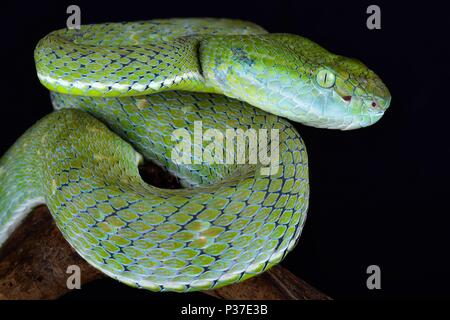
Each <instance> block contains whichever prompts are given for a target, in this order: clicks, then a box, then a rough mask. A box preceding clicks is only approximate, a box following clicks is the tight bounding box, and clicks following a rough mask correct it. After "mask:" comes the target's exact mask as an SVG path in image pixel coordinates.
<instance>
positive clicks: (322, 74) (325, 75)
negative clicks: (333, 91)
mask: <svg viewBox="0 0 450 320" xmlns="http://www.w3.org/2000/svg"><path fill="white" fill-rule="evenodd" d="M316 81H317V84H318V85H319V86H321V87H322V88H331V87H332V86H333V85H334V82H335V81H336V77H335V75H334V73H333V72H331V71H330V70H327V69H321V70H319V72H317V74H316Z"/></svg>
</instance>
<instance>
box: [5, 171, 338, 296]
mask: <svg viewBox="0 0 450 320" xmlns="http://www.w3.org/2000/svg"><path fill="white" fill-rule="evenodd" d="M158 170H159V169H155V168H153V166H149V165H146V168H143V169H142V172H141V174H142V176H143V177H144V178H146V180H147V182H148V181H151V182H152V184H154V185H158V186H162V187H164V186H166V187H167V184H169V185H172V186H173V185H174V184H175V181H174V180H170V179H163V178H161V177H160V176H159V175H160V172H159V171H158ZM149 177H150V178H149ZM152 177H153V178H154V179H152ZM155 177H156V178H155ZM70 265H77V266H79V267H80V269H81V282H82V284H85V283H88V282H90V281H93V280H96V279H100V278H102V277H104V275H103V274H102V273H101V272H100V271H98V270H96V269H95V268H93V267H91V266H90V265H89V264H88V263H87V262H85V261H84V260H83V259H82V258H81V257H80V256H79V255H78V254H77V253H76V252H75V251H74V250H73V249H72V247H71V246H70V245H69V244H68V243H67V241H66V240H65V239H64V238H63V237H62V235H61V233H60V232H59V230H58V228H57V227H56V225H55V223H54V221H53V218H52V217H51V215H50V212H49V211H48V209H47V207H45V206H40V207H38V208H36V209H35V210H34V211H33V213H32V214H30V215H29V216H28V217H27V218H26V220H25V221H24V223H23V224H22V225H21V226H20V227H19V228H18V229H17V230H16V231H15V232H14V233H13V234H12V236H11V237H10V239H8V241H7V242H6V244H5V246H4V247H3V248H2V250H1V252H0V299H1V300H3V299H57V298H59V297H61V296H63V295H64V294H66V293H67V292H69V291H70V289H68V288H67V285H66V281H67V278H68V277H69V276H70V275H69V274H67V273H66V270H67V267H68V266H70ZM204 293H206V294H209V295H211V296H214V297H217V298H221V299H249V300H256V299H314V300H328V299H330V298H329V297H328V296H326V295H324V294H323V293H321V292H319V291H318V290H316V289H314V288H313V287H311V286H310V285H309V284H307V283H306V282H304V281H303V280H301V279H299V278H297V277H296V276H295V275H293V274H292V273H291V272H289V271H288V270H286V269H284V268H283V267H281V266H275V267H273V268H272V269H271V270H269V271H268V272H265V273H264V274H262V275H260V276H258V277H255V278H251V279H249V280H247V281H244V282H242V283H238V284H234V285H230V286H226V287H223V288H220V289H216V290H208V291H204Z"/></svg>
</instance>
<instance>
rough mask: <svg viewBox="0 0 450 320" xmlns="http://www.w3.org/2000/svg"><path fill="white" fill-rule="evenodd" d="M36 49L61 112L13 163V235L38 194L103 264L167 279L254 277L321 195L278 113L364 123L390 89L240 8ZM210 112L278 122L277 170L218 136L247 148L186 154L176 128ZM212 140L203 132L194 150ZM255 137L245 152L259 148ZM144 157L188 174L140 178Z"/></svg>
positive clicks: (6, 203) (311, 121) (248, 121)
mask: <svg viewBox="0 0 450 320" xmlns="http://www.w3.org/2000/svg"><path fill="white" fill-rule="evenodd" d="M35 60H36V67H37V74H38V77H39V80H40V81H41V82H42V84H43V85H44V86H46V87H47V88H48V89H50V90H51V91H52V102H53V105H54V107H55V109H57V110H56V111H55V112H53V113H51V114H50V115H48V116H46V117H45V118H43V119H41V120H40V121H39V122H38V123H36V124H35V125H34V126H33V127H32V128H31V129H29V130H28V131H27V132H26V133H25V134H24V135H23V136H22V137H21V138H20V139H19V140H18V141H17V142H16V143H15V144H14V145H13V146H12V147H11V148H10V150H8V152H7V153H6V154H5V155H4V156H3V157H2V159H1V161H0V245H1V244H2V243H3V242H4V241H5V240H6V239H7V238H8V236H9V235H10V234H11V232H12V231H13V230H14V229H15V227H16V226H17V225H18V224H19V223H20V222H21V221H22V220H23V218H24V217H25V216H26V214H27V213H29V212H30V211H31V210H32V208H33V207H35V206H36V205H38V204H46V205H47V206H48V207H49V209H50V211H51V213H52V215H53V217H54V219H55V221H56V224H57V226H58V228H59V229H60V230H61V232H62V234H63V236H64V237H65V238H66V239H67V241H68V242H69V243H70V244H71V245H72V247H73V248H74V249H75V250H76V251H77V252H78V253H79V254H80V255H81V256H82V257H83V258H84V259H86V260H87V261H88V262H89V263H90V264H91V265H93V266H94V267H96V268H98V269H100V270H101V271H102V272H104V273H106V274H107V275H109V276H111V277H113V278H115V279H117V280H119V281H121V282H124V283H126V284H129V285H132V286H136V287H140V288H146V289H150V290H154V291H180V292H184V291H192V290H205V289H211V288H217V287H219V286H223V285H227V284H230V283H234V282H237V281H242V280H244V279H247V278H249V277H251V276H254V275H256V274H259V273H261V272H263V271H265V270H267V269H268V268H270V267H271V266H273V265H274V264H276V263H278V262H279V261H280V260H281V259H282V258H283V257H284V256H285V255H286V254H287V252H289V251H290V250H291V249H292V248H293V247H294V246H295V244H296V242H297V240H298V238H299V236H300V233H301V230H302V227H303V224H304V221H305V218H306V211H307V207H308V196H309V186H308V163H307V154H306V150H305V146H304V144H303V141H302V139H301V138H300V136H299V134H298V133H297V131H296V130H295V129H294V127H293V126H292V125H291V124H290V123H289V122H288V121H286V120H284V119H282V118H281V117H284V118H288V119H290V120H292V121H296V122H301V123H303V124H306V125H311V126H316V127H324V128H337V129H355V128H359V127H364V126H368V125H370V124H372V123H374V122H376V121H377V120H378V119H380V118H381V116H382V115H383V113H384V111H385V110H386V108H387V107H388V105H389V102H390V95H389V92H388V90H387V88H386V87H385V86H384V84H383V83H382V82H381V80H380V79H379V78H378V77H377V76H376V75H375V74H374V73H373V72H372V71H370V70H369V69H367V67H365V66H364V65H363V64H362V63H361V62H359V61H356V60H353V59H348V58H345V57H342V56H338V55H334V54H332V53H330V52H328V51H326V50H325V49H323V48H321V47H320V46H318V45H317V44H315V43H313V42H312V41H309V40H307V39H305V38H302V37H300V36H295V35H288V34H270V33H267V32H266V31H264V30H263V29H262V28H260V27H259V26H256V25H254V24H252V23H248V22H242V21H236V20H227V19H169V20H152V21H146V22H132V23H109V24H98V25H87V26H82V27H81V29H80V30H58V31H55V32H52V33H50V34H49V35H47V36H46V37H45V38H43V39H42V40H41V41H40V42H39V44H38V45H37V47H36V50H35ZM200 122H201V124H202V128H203V130H206V131H204V132H207V130H208V129H214V130H217V131H219V132H223V133H225V132H226V130H227V129H229V128H233V129H242V130H249V129H254V130H256V131H257V130H259V129H268V130H271V129H275V130H278V131H277V132H279V140H278V142H277V144H276V146H275V147H276V148H275V149H272V150H275V151H278V152H279V155H280V156H279V159H278V162H277V165H278V170H274V171H273V172H272V171H271V172H270V174H263V173H262V170H260V169H261V168H262V167H263V165H262V163H261V162H257V163H244V164H242V163H237V162H236V157H237V155H236V154H234V153H231V154H230V150H231V149H232V148H231V149H227V148H226V146H223V147H220V145H219V144H217V145H215V146H219V147H217V148H216V149H214V152H213V153H212V156H213V157H214V156H216V155H220V154H221V153H222V154H226V155H227V156H230V157H231V159H232V160H234V161H232V162H231V163H228V164H223V163H215V162H211V161H209V162H208V161H206V160H205V159H204V158H200V159H198V158H197V159H194V160H197V161H192V162H190V163H179V162H176V161H174V160H173V157H172V156H171V153H172V152H173V150H176V149H177V148H178V146H179V140H177V138H176V137H175V138H174V135H173V133H174V132H176V130H177V129H183V130H185V131H184V132H187V134H188V135H189V136H191V137H192V136H193V135H195V132H194V131H195V126H196V124H198V123H200ZM269 140H270V139H269ZM126 141H127V142H126ZM233 141H234V142H232V143H231V147H236V145H237V142H236V141H237V140H233ZM227 142H228V141H227ZM210 143H211V141H209V142H206V141H200V143H198V142H196V141H195V139H194V142H193V143H192V150H194V157H195V155H196V153H195V150H201V151H206V149H207V148H208V144H210ZM270 143H272V145H273V143H274V142H273V141H272V142H270V141H269V145H270ZM246 147H248V150H247V153H246V155H247V157H249V156H250V155H251V154H252V153H256V152H257V151H258V150H256V149H255V147H254V146H253V147H252V146H251V143H249V142H247V143H246ZM252 148H253V149H252ZM142 156H143V157H144V158H145V159H148V160H151V161H154V162H156V163H158V164H160V165H162V166H164V167H165V168H167V169H168V170H169V171H170V172H172V173H174V174H175V175H176V176H178V178H179V179H180V180H181V181H182V183H183V184H184V185H185V188H183V189H173V190H167V189H160V188H157V187H154V186H151V185H148V184H146V183H145V182H143V181H142V179H141V177H140V175H139V172H138V164H139V163H140V162H141V161H142Z"/></svg>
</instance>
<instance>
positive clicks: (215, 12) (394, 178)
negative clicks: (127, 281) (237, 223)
mask: <svg viewBox="0 0 450 320" xmlns="http://www.w3.org/2000/svg"><path fill="white" fill-rule="evenodd" d="M70 4H78V5H79V6H80V7H81V23H82V24H87V23H99V22H107V21H127V20H146V19H152V18H171V17H192V16H195V17H206V16H208V17H229V18H240V19H245V20H250V21H253V22H255V23H257V24H260V25H261V26H263V27H264V28H266V29H267V30H269V31H270V32H286V33H293V34H299V35H302V36H305V37H308V38H310V39H312V40H314V41H316V42H317V43H319V44H321V45H323V46H324V47H325V48H327V49H329V50H330V51H332V52H335V53H339V54H342V55H345V56H350V57H355V58H358V59H360V60H362V61H363V62H364V63H365V64H367V65H368V66H369V67H370V68H371V69H373V70H374V71H375V72H376V73H377V74H378V75H379V76H380V77H381V78H382V79H383V81H384V82H385V83H386V85H387V86H388V88H389V89H390V91H391V94H392V97H393V99H392V103H391V107H390V108H389V110H388V111H387V113H386V114H385V116H384V117H383V118H382V120H381V121H380V122H378V123H377V124H375V125H374V126H372V127H369V128H366V129H361V130H356V131H350V132H340V131H331V130H321V129H315V128H309V127H305V126H302V125H296V126H297V128H298V130H299V132H300V133H301V135H302V136H303V138H304V140H305V142H306V145H307V149H308V154H309V159H310V178H311V205H310V209H309V213H308V219H307V223H306V226H305V229H304V232H303V235H302V238H301V239H300V242H299V245H298V246H297V247H296V249H295V250H294V251H293V252H291V253H290V254H289V255H288V256H287V258H286V259H285V260H284V261H283V265H284V266H286V267H287V268H288V269H290V270H291V271H292V272H294V273H295V274H296V275H298V276H299V277H301V278H302V279H304V280H306V281H307V282H309V283H310V284H312V285H313V286H315V287H317V288H318V289H320V290H322V291H323V292H325V293H327V294H329V295H330V296H332V297H333V298H335V299H348V298H351V299H355V298H356V299H359V298H363V299H371V298H418V297H421V298H448V297H449V292H450V291H449V285H450V280H449V270H450V269H449V266H450V263H449V260H448V254H449V240H450V232H449V230H448V229H449V222H450V219H449V216H448V215H449V212H450V211H449V209H448V198H449V185H448V181H449V178H450V174H449V170H448V168H447V166H448V165H450V162H449V144H448V140H447V138H448V136H449V134H448V126H449V125H448V122H449V120H450V118H449V111H448V109H449V107H450V105H449V102H448V100H449V94H450V86H449V84H450V73H449V69H448V59H449V48H448V41H449V29H450V28H449V27H448V23H449V21H448V20H449V18H448V17H447V14H446V12H448V11H446V10H445V8H443V7H442V5H440V4H438V3H432V2H430V1H426V2H409V1H408V2H403V3H401V2H398V1H390V2H387V1H386V2H385V3H384V2H381V1H360V2H353V3H351V2H344V1H327V2H325V1H312V0H308V1H300V0H297V1H276V0H272V1H270V2H263V1H255V2H246V1H244V0H241V1H234V0H233V1H230V0H228V1H214V0H210V1H204V2H196V1H193V0H190V1H180V2H175V1H173V0H170V1H150V0H147V1H142V2H137V1H120V2H114V1H95V2H94V1H70V2H66V1H55V2H54V3H51V2H47V1H36V2H33V3H25V2H14V3H10V4H2V6H3V7H4V8H2V9H1V20H0V24H1V29H0V30H1V38H0V47H1V50H0V81H1V87H0V88H1V93H0V94H1V99H0V133H1V138H0V155H1V154H3V153H4V152H5V151H6V150H7V149H8V148H9V147H10V146H11V145H12V144H13V143H14V141H15V140H16V139H17V138H18V137H19V136H20V135H21V134H22V133H23V132H24V131H25V130H26V129H28V128H29V127H30V126H31V125H32V124H33V123H34V122H35V121H36V120H38V119H40V118H41V117H42V116H44V115H45V114H47V113H49V112H51V105H50V100H49V96H48V93H47V91H46V89H44V87H43V86H41V85H40V83H39V82H38V79H37V77H36V73H35V67H34V61H33V50H34V46H35V45H36V43H37V42H38V40H39V39H40V38H42V37H43V36H45V35H46V34H47V33H49V32H50V31H52V30H55V29H59V28H64V27H65V23H66V19H67V17H68V15H67V14H66V8H67V6H68V5H70ZM370 4H377V5H379V6H380V7H381V23H382V29H381V30H369V29H367V27H366V19H367V17H368V14H366V8H367V7H368V6H369V5H370ZM5 6H6V8H5ZM372 264H376V265H379V266H380V268H381V285H382V289H381V290H372V291H371V290H368V289H367V287H366V278H367V274H366V268H367V267H368V266H369V265H372ZM86 297H87V298H98V297H115V298H133V299H136V298H144V299H147V298H148V297H152V298H155V299H172V298H178V299H181V296H180V295H175V294H169V295H164V296H161V295H157V294H152V293H146V292H143V291H138V290H133V289H129V288H127V287H125V286H123V285H121V284H119V283H116V282H115V281H113V280H104V281H99V282H96V283H93V284H90V285H86V286H84V287H83V290H81V291H79V292H76V293H73V294H71V295H70V296H69V297H68V298H86ZM189 297H190V298H193V299H202V298H203V297H205V296H204V295H202V294H190V295H189ZM182 299H184V300H185V301H187V297H186V296H182ZM205 299H206V298H205Z"/></svg>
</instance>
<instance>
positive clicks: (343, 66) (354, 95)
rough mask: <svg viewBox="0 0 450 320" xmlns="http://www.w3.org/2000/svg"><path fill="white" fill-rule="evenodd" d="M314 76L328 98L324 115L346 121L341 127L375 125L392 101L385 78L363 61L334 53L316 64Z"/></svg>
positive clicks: (317, 85)
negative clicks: (384, 81)
mask: <svg viewBox="0 0 450 320" xmlns="http://www.w3.org/2000/svg"><path fill="white" fill-rule="evenodd" d="M313 76H314V81H315V85H316V87H317V88H316V89H317V92H318V93H319V94H321V95H322V96H323V97H326V101H327V102H326V103H325V107H324V114H326V115H327V116H328V118H329V119H343V120H344V126H343V127H340V129H344V130H348V129H357V128H361V127H366V126H369V125H372V124H374V123H375V122H377V121H378V120H379V119H380V118H381V117H382V116H383V114H384V112H385V111H386V109H387V108H388V107H389V104H390V102H391V95H390V93H389V90H388V88H387V87H386V85H385V84H384V83H383V81H382V80H381V79H380V78H379V77H378V76H377V75H376V74H375V73H374V72H373V71H372V70H370V69H369V68H367V67H366V66H365V65H364V64H363V63H362V62H360V61H359V60H356V59H351V58H346V57H343V56H337V55H331V56H330V57H329V58H328V59H327V61H325V62H322V63H321V64H320V65H318V66H317V67H316V69H315V72H314V73H313ZM346 119H348V120H346ZM337 122H339V121H337Z"/></svg>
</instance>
